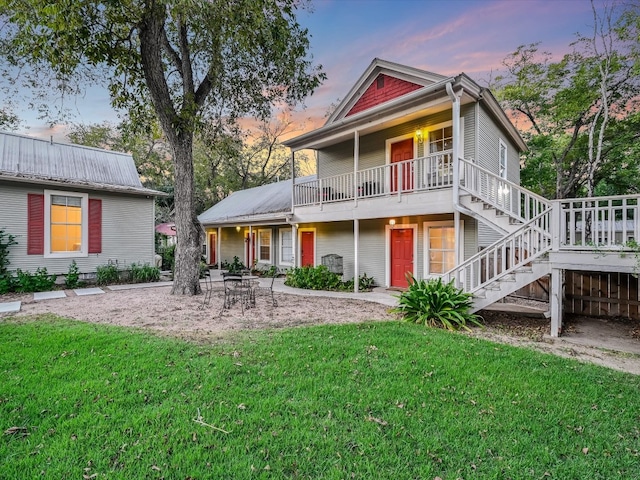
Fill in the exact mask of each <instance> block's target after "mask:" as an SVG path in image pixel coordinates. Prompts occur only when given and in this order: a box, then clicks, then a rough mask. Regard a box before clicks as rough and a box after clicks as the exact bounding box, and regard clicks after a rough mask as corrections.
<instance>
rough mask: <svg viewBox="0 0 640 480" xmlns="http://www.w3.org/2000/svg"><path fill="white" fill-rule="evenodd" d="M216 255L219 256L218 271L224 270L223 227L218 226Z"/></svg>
mask: <svg viewBox="0 0 640 480" xmlns="http://www.w3.org/2000/svg"><path fill="white" fill-rule="evenodd" d="M216 257H217V258H218V271H220V270H222V227H218V234H217V235H216Z"/></svg>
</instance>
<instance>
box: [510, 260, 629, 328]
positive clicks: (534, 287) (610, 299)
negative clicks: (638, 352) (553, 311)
mask: <svg viewBox="0 0 640 480" xmlns="http://www.w3.org/2000/svg"><path fill="white" fill-rule="evenodd" d="M639 292H640V289H639V282H638V278H637V277H635V276H633V275H632V274H629V273H617V272H609V273H607V272H583V271H569V270H567V271H566V272H565V277H564V313H573V314H578V315H588V316H596V317H602V316H607V317H625V318H631V319H634V320H640V294H639ZM515 295H516V296H520V297H525V298H530V299H533V300H541V301H544V302H548V301H549V276H545V277H542V278H541V279H540V280H538V281H536V282H533V283H531V284H530V285H527V286H526V287H523V288H521V289H520V290H518V291H517V292H515Z"/></svg>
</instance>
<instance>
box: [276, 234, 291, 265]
mask: <svg viewBox="0 0 640 480" xmlns="http://www.w3.org/2000/svg"><path fill="white" fill-rule="evenodd" d="M285 232H290V233H291V259H290V260H286V259H285V258H284V257H283V255H282V247H283V242H282V234H283V233H285ZM293 235H294V233H293V228H281V229H279V230H278V257H279V259H278V261H279V264H280V265H284V266H287V267H293V256H294V252H293V247H294V245H293V243H294V242H293Z"/></svg>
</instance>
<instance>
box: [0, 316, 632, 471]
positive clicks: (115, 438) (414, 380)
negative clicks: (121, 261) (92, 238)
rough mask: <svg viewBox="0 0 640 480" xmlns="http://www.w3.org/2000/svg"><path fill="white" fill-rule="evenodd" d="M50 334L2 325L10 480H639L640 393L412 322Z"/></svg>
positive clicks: (576, 366)
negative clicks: (188, 338) (224, 334)
mask: <svg viewBox="0 0 640 480" xmlns="http://www.w3.org/2000/svg"><path fill="white" fill-rule="evenodd" d="M35 320H36V321H27V322H23V323H21V322H16V321H5V322H4V323H1V324H0V338H2V341H1V342H0V375H1V376H0V378H1V379H2V380H0V428H1V429H2V432H4V434H2V435H0V478H12V479H13V478H29V479H30V478H51V479H61V478H88V479H91V478H108V479H133V478H145V479H156V478H157V479H160V478H164V479H182V480H184V479H208V478H225V479H226V478H233V479H245V478H246V479H249V478H260V479H262V478H264V479H279V478H311V479H346V478H357V479H372V478H384V479H433V478H435V477H440V478H442V479H443V480H447V479H457V478H465V479H466V478H474V479H478V478H479V479H485V478H491V479H495V478H500V479H507V478H512V479H528V478H531V479H542V478H557V479H581V478H589V479H598V478H602V479H605V478H606V479H615V478H624V479H628V478H639V477H640V453H639V449H640V430H639V428H640V402H639V401H638V391H640V377H637V376H633V375H628V374H623V373H619V372H615V371H612V370H608V369H605V368H602V367H598V366H594V365H584V364H580V363H577V362H575V361H572V360H568V359H562V358H557V357H553V356H550V355H545V354H541V353H538V352H533V351H529V350H525V349H518V348H514V347H509V346H503V345H497V344H493V343H490V342H487V341H483V340H479V339H473V338H470V337H466V336H464V335H461V334H456V333H450V332H444V331H441V330H427V329H425V328H424V327H422V326H418V325H411V324H406V323H397V322H388V323H367V324H361V325H343V326H319V327H312V328H297V329H287V330H278V331H260V332H252V333H244V334H242V335H241V336H239V337H237V338H234V339H233V340H227V341H225V342H223V343H219V344H216V345H206V346H204V345H196V344H193V343H188V342H185V341H182V340H178V339H170V338H160V337H156V336H153V335H149V334H144V333H136V332H132V331H131V330H126V329H122V328H116V327H106V326H99V325H93V324H86V323H80V322H73V321H69V320H64V319H60V318H57V317H53V316H42V317H39V318H37V319H35ZM12 427H17V428H12Z"/></svg>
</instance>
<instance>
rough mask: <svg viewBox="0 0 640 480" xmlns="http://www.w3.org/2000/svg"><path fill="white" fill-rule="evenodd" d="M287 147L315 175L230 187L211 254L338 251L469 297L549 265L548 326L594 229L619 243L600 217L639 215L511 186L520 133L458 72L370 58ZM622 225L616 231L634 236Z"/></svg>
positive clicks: (370, 271)
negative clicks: (330, 108) (305, 156)
mask: <svg viewBox="0 0 640 480" xmlns="http://www.w3.org/2000/svg"><path fill="white" fill-rule="evenodd" d="M285 145H287V146H288V147H290V148H291V151H292V172H295V171H296V168H295V167H296V154H297V152H300V151H309V150H311V151H313V152H315V158H316V162H317V175H316V176H314V177H305V178H293V180H289V181H286V182H279V183H275V184H271V185H266V186H263V187H258V188H254V189H250V190H245V191H243V192H237V193H235V194H234V195H231V196H230V197H228V198H227V199H225V200H224V201H223V202H220V203H219V204H217V205H215V206H213V207H212V208H211V209H210V210H208V211H207V212H205V213H203V214H202V215H201V216H200V221H201V222H202V224H203V226H204V227H205V229H206V230H207V232H208V238H209V241H208V247H207V250H208V255H209V261H210V262H211V263H216V262H220V261H222V260H224V261H230V260H231V259H232V258H233V256H238V257H239V258H240V259H242V260H243V261H244V263H245V264H253V263H258V264H260V263H264V264H273V265H278V266H280V267H292V266H305V265H318V264H320V263H321V258H322V257H323V256H325V255H328V254H336V255H339V256H341V257H342V266H343V273H344V277H345V278H353V277H356V276H358V275H362V274H364V273H366V274H367V275H369V276H372V277H373V278H374V279H375V282H376V284H377V285H380V286H384V287H387V288H399V289H401V288H404V287H406V286H407V278H406V274H407V272H409V273H411V274H412V275H413V276H414V277H416V278H429V277H432V276H441V275H444V277H445V279H446V280H455V282H456V284H457V285H459V286H460V287H462V288H464V289H465V290H466V291H469V292H471V293H473V294H474V296H475V308H476V309H480V308H482V307H484V306H486V305H489V304H491V303H493V302H495V301H496V300H498V299H500V298H503V297H504V296H506V295H508V294H509V293H512V292H514V291H515V290H517V289H518V288H520V287H522V286H524V285H527V284H528V283H531V282H533V281H535V280H536V279H538V278H540V277H541V276H543V275H547V274H549V273H551V279H552V286H551V290H552V292H551V295H550V296H551V317H552V327H551V334H552V335H557V334H558V332H559V329H560V321H561V313H562V275H563V271H564V269H571V268H575V269H585V266H584V265H585V258H586V257H584V256H582V257H581V256H580V254H584V253H589V252H590V253H591V256H593V255H592V254H593V251H592V250H590V251H588V250H587V249H585V246H586V245H589V244H590V242H593V241H594V239H596V240H597V243H598V244H599V245H602V244H603V242H604V243H607V242H608V243H610V244H611V245H613V244H614V243H616V235H614V234H611V232H609V233H608V234H607V231H605V230H606V229H607V228H609V227H607V225H611V224H612V223H611V222H610V221H609V222H607V221H606V219H607V218H608V219H613V218H618V217H620V218H627V219H629V218H634V219H636V217H637V212H636V210H634V209H636V208H637V201H630V202H626V201H625V202H624V204H621V203H620V202H619V201H618V200H616V199H611V200H607V199H604V200H603V201H605V200H606V202H608V203H602V201H600V202H599V203H598V202H595V203H594V202H593V201H591V202H589V201H588V200H589V199H582V200H580V201H579V202H578V201H577V200H576V201H573V202H564V203H562V202H559V201H556V202H551V201H548V200H546V199H544V198H542V197H539V196H537V195H535V194H534V193H532V192H529V191H528V190H526V189H524V188H522V187H520V185H519V179H520V171H519V169H520V164H519V157H520V153H521V152H523V151H524V150H525V149H526V145H525V143H524V141H523V140H522V138H521V137H520V135H519V133H518V131H517V130H516V129H515V127H514V126H513V124H512V123H511V122H510V121H509V118H508V117H507V115H506V114H505V112H504V111H503V110H502V109H501V108H500V106H499V104H498V102H497V101H496V99H495V98H494V96H493V95H492V94H491V92H490V91H489V90H488V89H486V88H483V87H481V86H479V85H478V84H477V83H476V82H474V81H473V80H471V79H470V78H469V77H468V76H467V75H465V74H464V73H461V74H459V75H455V76H443V75H439V74H436V73H432V72H427V71H424V70H419V69H416V68H412V67H407V66H404V65H399V64H396V63H392V62H388V61H384V60H380V59H374V60H373V62H372V63H371V64H370V65H369V67H368V68H367V70H366V71H365V72H364V73H363V74H362V76H361V77H360V78H359V79H358V81H357V82H356V84H355V85H354V86H353V88H351V90H350V91H349V92H348V93H347V94H346V96H345V97H344V100H342V102H340V104H339V105H338V106H337V107H336V109H335V111H334V112H333V113H332V114H331V115H330V116H329V118H328V120H327V122H326V124H325V125H324V126H322V127H321V128H318V129H316V130H313V131H311V132H308V133H305V134H303V135H300V136H298V137H296V138H293V139H290V140H287V141H286V142H285ZM634 202H635V203H634ZM594 205H595V207H594ZM620 205H623V206H622V207H620ZM590 209H591V210H590ZM634 212H636V213H635V217H634V216H633V215H634ZM632 223H633V225H632V228H630V230H629V232H627V233H625V232H622V233H623V236H624V237H625V238H627V237H629V235H631V237H632V238H640V230H639V228H638V222H637V221H635V220H634V221H633V222H632ZM587 227H588V228H587ZM587 234H588V235H589V237H587V236H586V235H587ZM573 254H576V255H577V256H574V257H571V255H573ZM609 263H610V261H609ZM627 263H628V262H627ZM616 268H618V267H617V266H616ZM622 268H624V269H627V271H629V268H630V267H629V265H625V266H624V267H622ZM357 283H358V282H355V284H356V289H357Z"/></svg>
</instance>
